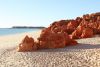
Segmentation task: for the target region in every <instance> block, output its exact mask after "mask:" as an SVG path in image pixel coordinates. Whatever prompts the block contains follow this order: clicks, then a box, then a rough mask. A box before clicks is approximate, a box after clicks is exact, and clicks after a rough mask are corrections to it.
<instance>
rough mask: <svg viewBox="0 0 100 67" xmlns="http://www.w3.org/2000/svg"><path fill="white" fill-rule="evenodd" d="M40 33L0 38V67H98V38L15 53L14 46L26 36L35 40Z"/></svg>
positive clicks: (99, 53) (99, 60)
mask: <svg viewBox="0 0 100 67" xmlns="http://www.w3.org/2000/svg"><path fill="white" fill-rule="evenodd" d="M40 32H41V31H36V32H26V33H21V34H14V35H6V36H0V66H1V67H47V66H48V67H52V66H53V67H54V66H55V67H65V66H67V67H72V66H74V67H77V66H81V67H84V66H85V67H87V66H93V67H99V66H100V37H93V38H86V39H80V40H77V41H78V43H79V44H78V45H76V46H68V47H66V48H59V49H43V50H37V51H33V52H17V51H16V46H18V44H19V43H20V41H21V40H22V39H23V38H24V37H25V36H26V35H28V36H32V37H34V38H35V39H36V38H37V37H38V36H39V34H40Z"/></svg>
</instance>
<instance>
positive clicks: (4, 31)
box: [0, 28, 41, 36]
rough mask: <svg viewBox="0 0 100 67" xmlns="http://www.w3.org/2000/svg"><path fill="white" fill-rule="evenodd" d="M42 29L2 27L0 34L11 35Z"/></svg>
mask: <svg viewBox="0 0 100 67" xmlns="http://www.w3.org/2000/svg"><path fill="white" fill-rule="evenodd" d="M38 30H41V29H24V28H23V29H13V28H1V29H0V36H2V35H10V34H17V33H24V32H30V31H34V32H35V31H38Z"/></svg>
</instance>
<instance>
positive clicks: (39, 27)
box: [12, 26, 45, 29]
mask: <svg viewBox="0 0 100 67" xmlns="http://www.w3.org/2000/svg"><path fill="white" fill-rule="evenodd" d="M12 28H18V29H22V28H27V29H43V28H45V27H43V26H37V27H33V26H13V27H12Z"/></svg>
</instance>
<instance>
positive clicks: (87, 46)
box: [32, 43, 100, 52]
mask: <svg viewBox="0 0 100 67" xmlns="http://www.w3.org/2000/svg"><path fill="white" fill-rule="evenodd" d="M98 48H100V44H95V45H93V44H82V43H79V44H78V45H75V46H67V47H65V48H56V49H41V50H37V51H32V52H77V51H80V50H86V49H98Z"/></svg>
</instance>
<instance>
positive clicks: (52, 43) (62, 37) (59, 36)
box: [38, 32, 77, 48]
mask: <svg viewBox="0 0 100 67" xmlns="http://www.w3.org/2000/svg"><path fill="white" fill-rule="evenodd" d="M38 40H39V43H40V44H39V48H62V47H65V46H67V45H71V44H73V43H72V42H74V44H77V42H76V43H75V41H74V40H72V39H70V37H69V36H68V34H66V33H63V32H59V33H53V32H49V33H47V32H44V33H43V34H41V35H40V37H39V38H38Z"/></svg>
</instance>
